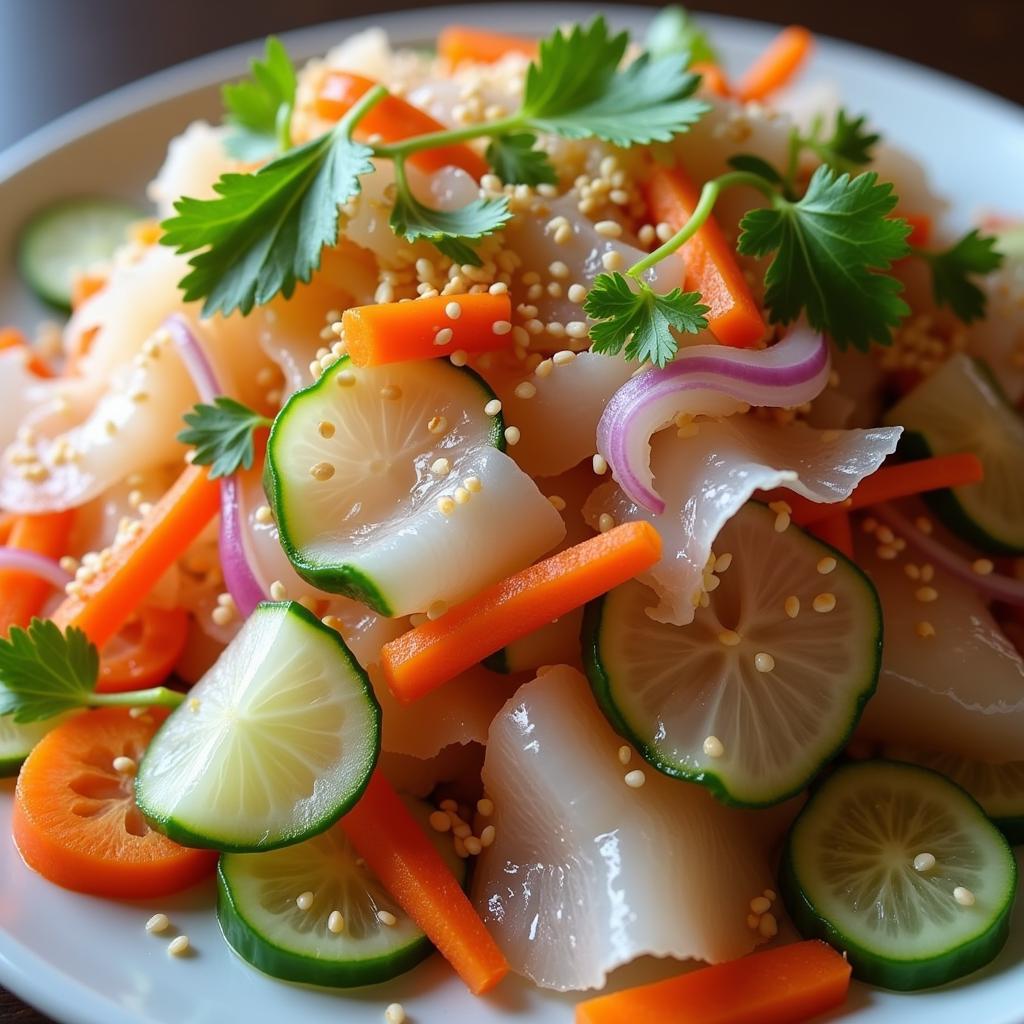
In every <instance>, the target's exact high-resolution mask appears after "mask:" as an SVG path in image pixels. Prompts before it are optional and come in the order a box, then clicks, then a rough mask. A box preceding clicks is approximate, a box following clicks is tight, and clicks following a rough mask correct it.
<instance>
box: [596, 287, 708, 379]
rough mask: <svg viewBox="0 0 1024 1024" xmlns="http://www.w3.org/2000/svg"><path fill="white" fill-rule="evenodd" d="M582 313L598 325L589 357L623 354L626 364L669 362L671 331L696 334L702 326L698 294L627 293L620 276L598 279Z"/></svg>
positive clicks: (674, 343) (702, 308) (705, 309)
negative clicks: (593, 352) (584, 312)
mask: <svg viewBox="0 0 1024 1024" xmlns="http://www.w3.org/2000/svg"><path fill="white" fill-rule="evenodd" d="M583 308H584V310H585V311H586V313H587V315H588V316H589V317H591V318H592V319H594V320H597V321H599V323H596V324H594V326H593V327H592V328H591V331H590V338H591V341H592V342H593V345H592V348H593V350H594V351H595V352H599V353H602V354H605V355H616V354H617V353H619V352H621V351H623V349H625V354H626V358H627V359H636V360H638V361H639V362H641V363H642V362H648V361H649V362H652V363H654V364H655V365H656V366H664V365H665V364H666V363H668V362H670V361H671V359H672V357H673V356H674V355H675V354H676V350H677V349H678V348H679V345H678V343H677V341H676V339H675V337H674V335H673V334H672V331H671V328H673V327H674V328H675V329H676V330H677V331H685V332H686V333H688V334H696V333H697V332H698V331H702V330H704V328H706V327H707V325H708V322H707V320H706V319H705V317H704V314H705V313H707V312H708V307H707V306H704V305H702V304H701V301H700V293H699V292H684V291H682V290H681V289H679V288H676V289H675V290H674V291H671V292H669V293H668V294H667V295H659V294H657V293H656V292H654V291H653V290H652V289H651V288H650V287H648V286H647V285H646V284H643V283H641V284H640V286H639V289H638V290H637V291H633V289H632V288H630V284H629V281H627V280H626V278H625V277H623V275H622V274H599V275H598V276H597V278H595V280H594V283H593V285H592V286H591V289H590V292H589V293H588V294H587V298H586V301H585V302H584V303H583Z"/></svg>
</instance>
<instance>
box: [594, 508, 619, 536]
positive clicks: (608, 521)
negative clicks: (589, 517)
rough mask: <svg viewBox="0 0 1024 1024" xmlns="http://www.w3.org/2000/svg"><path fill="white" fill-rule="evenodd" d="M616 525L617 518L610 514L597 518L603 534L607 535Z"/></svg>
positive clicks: (606, 513) (602, 514)
mask: <svg viewBox="0 0 1024 1024" xmlns="http://www.w3.org/2000/svg"><path fill="white" fill-rule="evenodd" d="M614 525H615V517H614V516H612V514H611V513H610V512H602V513H601V514H600V515H599V516H598V517H597V528H598V529H599V530H600V531H601V533H607V532H608V531H609V530H610V529H611V528H612V527H613V526H614Z"/></svg>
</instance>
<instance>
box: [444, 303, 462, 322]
mask: <svg viewBox="0 0 1024 1024" xmlns="http://www.w3.org/2000/svg"><path fill="white" fill-rule="evenodd" d="M444 315H445V316H446V317H448V319H449V320H458V319H459V317H460V316H462V306H460V305H459V304H458V303H457V302H449V303H448V304H447V305H446V306H445V307H444Z"/></svg>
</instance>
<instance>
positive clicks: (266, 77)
mask: <svg viewBox="0 0 1024 1024" xmlns="http://www.w3.org/2000/svg"><path fill="white" fill-rule="evenodd" d="M249 67H250V70H251V71H252V78H251V79H246V80H243V81H241V82H234V83H229V84H228V85H225V86H224V87H223V88H222V89H221V96H222V97H223V99H224V106H225V108H226V110H227V114H226V115H225V118H224V120H225V121H226V122H227V123H228V124H229V125H231V133H230V134H229V135H228V136H227V138H226V139H225V145H226V146H227V148H228V152H229V153H231V155H232V156H235V157H238V159H239V160H261V159H264V158H266V157H268V156H272V155H273V154H275V153H277V152H279V151H280V152H284V151H285V150H287V149H290V148H291V145H292V141H291V118H292V110H293V109H294V107H295V89H296V86H297V84H298V81H297V78H296V74H295V65H294V64H292V60H291V57H289V56H288V51H287V50H286V49H285V48H284V44H283V43H282V42H281V40H280V39H278V38H277V37H276V36H268V37H267V42H266V55H265V56H264V58H263V60H259V59H258V58H256V59H254V60H253V61H252V62H251V63H250V65H249Z"/></svg>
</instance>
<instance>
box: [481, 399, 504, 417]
mask: <svg viewBox="0 0 1024 1024" xmlns="http://www.w3.org/2000/svg"><path fill="white" fill-rule="evenodd" d="M499 412H501V402H500V401H499V400H498V399H497V398H492V399H491V400H490V401H489V402H488V403H487V404H486V405H485V406H484V415H485V416H497V415H498V413H499Z"/></svg>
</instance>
